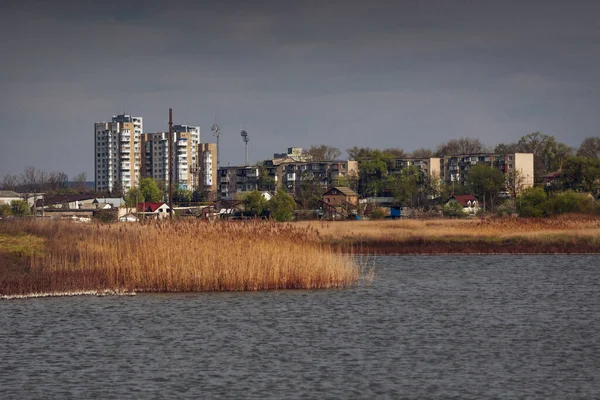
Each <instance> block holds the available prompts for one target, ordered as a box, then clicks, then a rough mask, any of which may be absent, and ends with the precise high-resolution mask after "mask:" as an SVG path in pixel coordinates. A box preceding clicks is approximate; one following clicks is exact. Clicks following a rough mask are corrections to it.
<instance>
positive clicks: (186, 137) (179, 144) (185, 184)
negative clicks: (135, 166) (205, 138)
mask: <svg viewBox="0 0 600 400" xmlns="http://www.w3.org/2000/svg"><path fill="white" fill-rule="evenodd" d="M199 139H200V128H199V127H194V126H190V125H175V126H173V182H174V184H175V185H176V186H177V187H178V188H181V189H185V190H195V189H196V188H197V187H198V145H199ZM142 148H143V152H144V162H143V163H142V176H144V177H149V178H152V179H154V180H156V181H157V182H162V183H164V184H165V185H168V182H169V168H170V162H169V133H168V132H155V133H144V134H143V135H142Z"/></svg>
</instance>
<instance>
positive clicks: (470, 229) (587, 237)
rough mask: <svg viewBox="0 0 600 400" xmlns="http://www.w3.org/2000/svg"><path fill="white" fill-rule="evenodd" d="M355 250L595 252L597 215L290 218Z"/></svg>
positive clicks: (599, 244) (599, 228)
mask: <svg viewBox="0 0 600 400" xmlns="http://www.w3.org/2000/svg"><path fill="white" fill-rule="evenodd" d="M295 224H296V226H298V227H299V228H305V227H306V226H314V227H315V228H316V229H317V230H318V231H319V234H320V235H321V236H322V237H323V238H324V240H325V241H326V242H328V243H331V244H334V245H339V246H342V247H345V248H348V247H349V248H352V249H353V252H354V253H355V254H365V255H386V254H387V255H391V254H600V217H597V216H590V215H562V216H556V217H549V218H514V217H494V218H478V219H426V220H385V221H382V220H379V221H339V222H322V223H318V224H315V223H311V222H296V223H295Z"/></svg>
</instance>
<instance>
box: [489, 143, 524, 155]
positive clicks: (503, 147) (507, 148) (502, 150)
mask: <svg viewBox="0 0 600 400" xmlns="http://www.w3.org/2000/svg"><path fill="white" fill-rule="evenodd" d="M518 152H519V146H518V145H517V144H516V143H499V144H498V145H497V146H496V147H494V153H496V154H510V153H518Z"/></svg>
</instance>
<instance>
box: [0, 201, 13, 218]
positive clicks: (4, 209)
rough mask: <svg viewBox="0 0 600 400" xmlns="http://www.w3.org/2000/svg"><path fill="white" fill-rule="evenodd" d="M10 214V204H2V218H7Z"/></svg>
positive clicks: (0, 209) (0, 212)
mask: <svg viewBox="0 0 600 400" xmlns="http://www.w3.org/2000/svg"><path fill="white" fill-rule="evenodd" d="M9 215H12V208H11V207H10V204H0V218H5V217H8V216H9Z"/></svg>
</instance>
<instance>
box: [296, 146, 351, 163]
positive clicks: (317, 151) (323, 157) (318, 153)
mask: <svg viewBox="0 0 600 400" xmlns="http://www.w3.org/2000/svg"><path fill="white" fill-rule="evenodd" d="M304 153H305V154H306V155H308V156H310V157H312V160H313V161H331V160H335V159H337V158H338V157H339V156H340V155H341V154H342V152H341V151H340V149H338V148H337V147H333V146H328V145H325V144H322V145H320V146H315V145H311V146H310V147H309V149H308V150H305V151H304Z"/></svg>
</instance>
